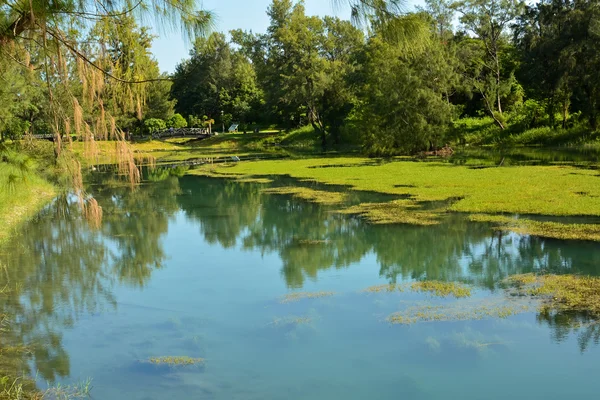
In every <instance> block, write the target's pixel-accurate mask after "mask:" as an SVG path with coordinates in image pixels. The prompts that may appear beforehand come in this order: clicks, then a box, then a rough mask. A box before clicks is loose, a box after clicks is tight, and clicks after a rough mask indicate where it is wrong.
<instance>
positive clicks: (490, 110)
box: [480, 90, 506, 130]
mask: <svg viewBox="0 0 600 400" xmlns="http://www.w3.org/2000/svg"><path fill="white" fill-rule="evenodd" d="M480 93H481V96H482V97H483V100H484V101H485V106H486V108H487V111H488V113H489V114H490V116H491V117H492V118H493V119H494V122H495V123H496V125H498V126H499V127H500V129H502V130H504V129H506V127H505V126H504V124H503V123H502V121H500V120H499V119H498V117H497V116H496V114H495V113H494V108H493V107H492V105H491V104H490V101H489V99H488V98H487V96H486V95H485V94H484V93H483V91H481V90H480ZM498 101H499V100H498Z"/></svg>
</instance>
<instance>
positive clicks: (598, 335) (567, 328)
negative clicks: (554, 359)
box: [537, 311, 600, 353]
mask: <svg viewBox="0 0 600 400" xmlns="http://www.w3.org/2000/svg"><path fill="white" fill-rule="evenodd" d="M537 320H538V322H539V323H540V324H546V325H548V326H549V327H550V328H551V330H552V339H553V340H555V341H556V342H558V343H561V342H564V341H565V340H567V339H568V338H569V336H571V334H576V335H577V343H578V344H579V350H580V351H581V352H582V353H584V352H585V351H586V350H587V349H589V347H590V345H591V344H594V345H598V344H600V321H598V319H597V318H594V317H593V316H591V315H589V313H587V312H575V311H570V312H555V311H542V312H539V313H538V315H537Z"/></svg>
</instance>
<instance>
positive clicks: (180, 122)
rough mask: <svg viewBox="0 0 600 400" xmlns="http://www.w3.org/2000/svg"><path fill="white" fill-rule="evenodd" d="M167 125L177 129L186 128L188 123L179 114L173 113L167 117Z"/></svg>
mask: <svg viewBox="0 0 600 400" xmlns="http://www.w3.org/2000/svg"><path fill="white" fill-rule="evenodd" d="M167 125H168V126H169V128H175V129H179V128H187V126H188V123H187V121H186V120H185V118H183V116H182V115H181V114H175V115H173V116H172V117H171V118H169V122H168V124H167Z"/></svg>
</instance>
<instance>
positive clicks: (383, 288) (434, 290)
mask: <svg viewBox="0 0 600 400" xmlns="http://www.w3.org/2000/svg"><path fill="white" fill-rule="evenodd" d="M405 290H410V291H413V292H420V293H429V294H431V295H433V296H437V297H450V296H453V297H455V298H457V299H459V298H465V297H471V290H472V289H471V288H470V287H469V286H467V285H464V284H462V283H458V282H439V281H422V282H413V283H409V284H394V283H390V284H387V285H376V286H370V287H368V288H366V289H363V290H362V291H361V292H362V293H383V292H388V293H391V292H395V291H398V292H404V291H405Z"/></svg>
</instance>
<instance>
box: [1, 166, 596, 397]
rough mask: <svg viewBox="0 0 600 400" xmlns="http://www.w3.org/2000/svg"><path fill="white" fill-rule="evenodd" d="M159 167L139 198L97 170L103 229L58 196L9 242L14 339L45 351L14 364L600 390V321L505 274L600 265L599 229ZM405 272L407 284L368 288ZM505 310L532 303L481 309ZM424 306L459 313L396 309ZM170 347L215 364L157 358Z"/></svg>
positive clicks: (316, 393) (106, 371) (295, 387)
mask: <svg viewBox="0 0 600 400" xmlns="http://www.w3.org/2000/svg"><path fill="white" fill-rule="evenodd" d="M152 180H153V181H155V182H150V181H148V182H145V183H144V184H142V185H141V186H140V187H139V188H138V189H137V190H136V191H133V192H132V191H131V190H130V189H129V188H127V187H124V186H123V185H122V184H119V183H118V181H116V180H114V179H112V178H111V176H110V175H108V174H98V176H96V178H95V180H94V182H93V185H92V186H91V192H92V193H93V194H94V196H95V198H96V199H97V200H98V202H99V203H100V205H101V206H102V208H103V213H104V216H103V224H102V226H101V228H100V229H93V227H91V226H90V225H89V224H88V223H87V222H86V220H85V218H83V217H82V215H81V212H80V211H79V207H78V204H77V201H76V199H74V198H72V197H69V196H62V197H60V198H58V199H57V200H56V201H55V202H54V203H53V204H52V205H50V206H49V207H47V208H46V209H45V210H44V211H43V212H42V213H41V214H40V215H39V216H38V217H37V218H36V219H35V220H34V221H32V222H31V223H29V224H28V225H27V226H26V227H24V229H23V232H22V234H21V235H20V236H19V237H17V238H15V240H13V242H12V243H10V244H9V245H8V246H6V247H5V248H3V249H1V250H0V288H2V287H5V288H6V290H5V293H4V294H3V295H2V296H0V314H3V313H4V314H6V315H8V316H10V317H11V318H10V324H5V325H4V327H3V329H4V331H3V332H2V339H0V344H2V345H4V346H5V345H9V344H12V345H14V344H20V343H23V344H26V345H27V346H29V347H30V349H31V352H30V355H29V356H28V357H18V358H15V359H12V360H10V361H11V362H12V363H13V365H15V368H20V369H26V370H27V371H29V374H30V375H31V376H33V377H35V378H36V380H37V383H38V386H39V387H40V388H41V389H44V388H46V387H48V385H56V384H59V383H60V384H61V385H70V384H76V383H78V382H82V381H85V380H86V379H88V378H91V379H93V382H92V386H93V389H92V397H93V398H94V399H136V400H147V399H166V398H172V399H227V400H230V399H308V398H311V399H345V400H349V399H365V398H374V399H456V398H461V399H463V400H466V399H473V400H475V399H509V398H510V399H540V398H544V399H557V400H558V399H561V400H562V399H565V398H588V397H589V398H591V397H595V396H596V395H597V394H598V392H599V391H600V381H598V380H597V379H596V378H597V374H598V372H599V365H600V364H599V363H598V359H599V357H600V347H599V346H598V342H599V341H600V326H599V325H596V324H593V323H588V322H587V321H586V319H585V316H581V315H556V314H544V313H539V312H537V311H536V307H535V305H532V304H529V300H528V299H515V298H512V297H511V296H510V294H509V293H508V292H507V290H506V289H505V285H504V283H503V282H504V281H505V279H506V278H507V277H508V276H511V275H514V274H523V273H528V272H551V273H582V274H588V275H600V246H598V244H596V243H591V242H577V241H560V240H550V239H541V238H536V237H530V236H522V235H517V234H511V233H502V232H497V231H494V230H492V229H491V228H490V226H488V225H485V224H478V223H472V222H468V221H467V220H466V218H464V216H462V215H452V216H451V217H449V218H448V219H447V220H445V221H444V222H443V223H442V224H440V225H437V226H428V227H420V226H408V225H395V226H391V225H387V226H372V225H368V224H365V223H364V222H363V221H361V220H360V219H358V218H355V217H351V216H347V215H341V214H337V213H335V210H336V207H335V206H327V207H326V206H321V205H317V204H312V203H308V202H304V201H301V200H296V199H294V198H292V197H289V196H282V195H272V194H266V193H262V192H261V190H263V189H265V188H267V187H269V185H268V184H258V183H240V182H235V181H225V180H218V179H211V178H202V177H191V176H184V177H177V176H168V175H164V176H161V177H160V179H159V178H156V177H155V178H154V179H152ZM287 183H289V182H287ZM275 184H277V183H275ZM303 184H304V185H310V184H307V183H303ZM368 196H370V195H369V194H353V196H351V199H350V200H349V201H354V202H358V201H364V200H365V199H364V197H368ZM378 201H381V199H378ZM424 280H432V281H443V282H458V283H461V284H464V285H468V286H469V287H472V295H471V297H470V298H460V299H455V298H453V297H448V298H439V297H435V296H433V295H432V294H431V293H422V292H417V291H414V290H410V283H411V282H415V281H424ZM390 283H393V284H397V285H399V287H400V288H403V290H394V291H389V290H385V289H381V288H379V289H378V288H372V287H373V286H377V285H387V284H390ZM368 288H371V289H368ZM290 295H292V296H290ZM500 304H501V305H502V306H503V307H504V305H506V304H508V305H510V307H513V308H514V309H515V310H518V312H514V313H510V315H508V316H506V315H503V317H504V318H500V317H498V316H494V315H488V316H486V315H483V316H482V315H480V314H477V313H474V312H472V311H473V310H479V309H480V308H479V309H478V308H477V307H481V305H485V307H486V310H494V307H495V306H496V305H500ZM411 310H412V311H411ZM415 310H417V311H418V310H421V311H423V310H438V311H439V312H440V313H446V314H445V315H450V316H453V317H449V318H448V320H439V319H440V318H434V319H438V320H434V321H422V320H419V318H415V320H414V321H411V322H410V323H407V324H393V323H391V322H390V320H389V317H390V316H391V315H394V313H398V312H400V313H405V315H408V314H410V313H411V312H413V311H415ZM456 310H461V311H460V312H457V311H456ZM469 310H470V311H469ZM421 311H419V312H421ZM470 312H471V314H472V315H475V314H477V315H478V317H477V318H474V319H469V318H465V315H470V314H469V313H470ZM491 314H493V312H491ZM411 315H413V316H414V315H417V313H414V312H413V314H411ZM166 356H185V357H191V358H194V359H196V358H201V359H203V362H201V363H197V364H194V365H180V366H168V365H157V364H154V363H151V362H150V361H149V360H150V359H151V358H155V357H166ZM3 357H4V358H5V360H4V361H3V362H6V360H7V359H6V357H8V356H3Z"/></svg>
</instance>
